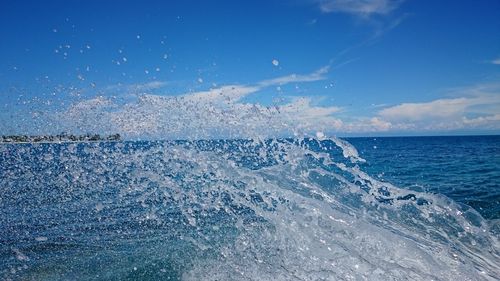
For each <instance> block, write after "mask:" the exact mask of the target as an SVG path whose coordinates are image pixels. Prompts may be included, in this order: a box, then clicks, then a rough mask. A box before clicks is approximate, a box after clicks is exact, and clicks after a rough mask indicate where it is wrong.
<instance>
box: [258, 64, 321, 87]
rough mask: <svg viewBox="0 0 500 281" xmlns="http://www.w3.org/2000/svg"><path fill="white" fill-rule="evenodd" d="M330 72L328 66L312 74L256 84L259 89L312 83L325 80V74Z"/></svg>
mask: <svg viewBox="0 0 500 281" xmlns="http://www.w3.org/2000/svg"><path fill="white" fill-rule="evenodd" d="M329 70H330V66H324V67H322V68H320V69H318V70H316V71H314V72H313V73H310V74H306V75H299V74H291V75H287V76H282V77H278V78H274V79H269V80H264V81H261V82H259V83H258V85H259V86H261V87H269V86H273V85H286V84H289V83H299V82H314V81H319V80H325V79H326V76H325V75H326V74H327V73H328V71H329Z"/></svg>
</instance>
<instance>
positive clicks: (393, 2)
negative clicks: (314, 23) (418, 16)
mask: <svg viewBox="0 0 500 281" xmlns="http://www.w3.org/2000/svg"><path fill="white" fill-rule="evenodd" d="M317 3H318V4H319V7H320V9H321V11H322V12H324V13H332V12H341V13H349V14H353V15H358V16H365V17H366V16H370V15H372V14H380V15H385V14H388V13H390V12H391V11H393V10H394V9H396V8H397V7H398V6H399V4H400V3H401V1H397V0H317Z"/></svg>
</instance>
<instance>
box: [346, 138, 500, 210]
mask: <svg viewBox="0 0 500 281" xmlns="http://www.w3.org/2000/svg"><path fill="white" fill-rule="evenodd" d="M348 140H349V142H350V143H352V144H353V145H354V146H355V147H356V148H357V149H358V151H359V153H360V154H361V156H362V157H363V158H365V159H366V160H367V162H368V163H367V165H366V166H365V167H364V170H365V171H368V172H369V173H370V174H371V175H375V176H377V177H379V178H381V179H383V180H385V181H389V182H392V183H394V184H396V185H398V186H400V187H404V188H415V189H421V190H424V191H427V192H433V193H439V194H444V195H446V196H448V197H450V198H452V199H453V200H455V201H457V202H461V203H464V204H467V205H469V206H472V207H474V208H475V209H476V210H477V211H478V212H480V213H481V214H482V215H483V216H484V217H485V218H488V219H499V218H500V136H445V137H441V136H440V137H383V138H351V139H348Z"/></svg>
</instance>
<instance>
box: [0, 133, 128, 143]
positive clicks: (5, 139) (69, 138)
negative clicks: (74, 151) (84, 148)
mask: <svg viewBox="0 0 500 281" xmlns="http://www.w3.org/2000/svg"><path fill="white" fill-rule="evenodd" d="M95 141H121V136H120V134H113V135H107V136H101V135H99V134H85V135H71V134H65V133H62V134H59V135H42V136H28V135H9V136H1V137H0V142H1V143H33V142H95Z"/></svg>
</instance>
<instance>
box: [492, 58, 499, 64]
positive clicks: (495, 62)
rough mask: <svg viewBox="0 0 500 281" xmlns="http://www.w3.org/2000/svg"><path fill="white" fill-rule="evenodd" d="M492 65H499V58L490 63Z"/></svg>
mask: <svg viewBox="0 0 500 281" xmlns="http://www.w3.org/2000/svg"><path fill="white" fill-rule="evenodd" d="M491 63H492V64H496V65H500V58H497V59H495V60H492V61H491Z"/></svg>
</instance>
